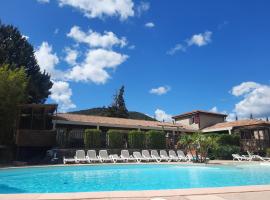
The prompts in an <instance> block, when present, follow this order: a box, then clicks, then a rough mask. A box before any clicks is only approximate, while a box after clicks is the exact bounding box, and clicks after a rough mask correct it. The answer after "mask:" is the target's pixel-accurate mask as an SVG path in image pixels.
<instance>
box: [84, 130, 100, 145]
mask: <svg viewBox="0 0 270 200" xmlns="http://www.w3.org/2000/svg"><path fill="white" fill-rule="evenodd" d="M100 134H101V131H100V130H97V129H86V130H85V131H84V138H83V139H84V146H85V147H86V148H99V147H100Z"/></svg>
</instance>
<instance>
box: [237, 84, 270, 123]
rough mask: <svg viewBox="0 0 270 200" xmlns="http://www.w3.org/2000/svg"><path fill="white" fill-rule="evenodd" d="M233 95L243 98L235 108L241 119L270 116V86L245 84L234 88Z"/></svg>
mask: <svg viewBox="0 0 270 200" xmlns="http://www.w3.org/2000/svg"><path fill="white" fill-rule="evenodd" d="M232 94H233V95H234V96H237V97H242V100H241V101H240V102H238V103H237V104H235V108H234V113H236V114H237V115H238V116H239V117H240V118H248V117H249V116H250V114H252V115H253V116H254V117H258V118H261V117H266V116H270V85H263V84H259V83H256V82H243V83H241V84H240V85H237V86H235V87H233V88H232Z"/></svg>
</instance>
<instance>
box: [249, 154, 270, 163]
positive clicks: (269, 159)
mask: <svg viewBox="0 0 270 200" xmlns="http://www.w3.org/2000/svg"><path fill="white" fill-rule="evenodd" d="M247 153H248V157H249V158H250V160H259V161H264V162H270V158H269V157H262V156H259V155H254V154H252V153H250V152H249V151H247Z"/></svg>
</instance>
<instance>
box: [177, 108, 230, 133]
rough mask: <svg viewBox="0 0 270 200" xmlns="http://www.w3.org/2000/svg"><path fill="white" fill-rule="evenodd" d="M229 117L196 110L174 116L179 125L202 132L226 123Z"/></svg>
mask: <svg viewBox="0 0 270 200" xmlns="http://www.w3.org/2000/svg"><path fill="white" fill-rule="evenodd" d="M226 117H227V115H226V114H222V113H214V112H208V111H203V110H194V111H191V112H186V113H183V114H180V115H176V116H173V117H172V118H173V119H174V120H175V122H176V123H177V124H182V125H185V126H187V127H189V128H192V129H195V130H202V129H204V128H206V127H208V126H212V125H215V124H217V123H221V122H225V119H226Z"/></svg>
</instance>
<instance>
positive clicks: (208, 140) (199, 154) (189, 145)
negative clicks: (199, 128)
mask: <svg viewBox="0 0 270 200" xmlns="http://www.w3.org/2000/svg"><path fill="white" fill-rule="evenodd" d="M179 144H180V145H181V144H182V145H183V146H184V147H185V148H186V150H188V151H189V153H191V154H192V153H193V152H195V155H193V157H195V158H196V161H197V162H206V158H207V157H208V152H209V150H210V149H215V148H217V138H216V137H211V136H209V135H204V134H202V133H200V132H197V133H194V134H192V135H184V136H182V137H181V138H180V140H179Z"/></svg>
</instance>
